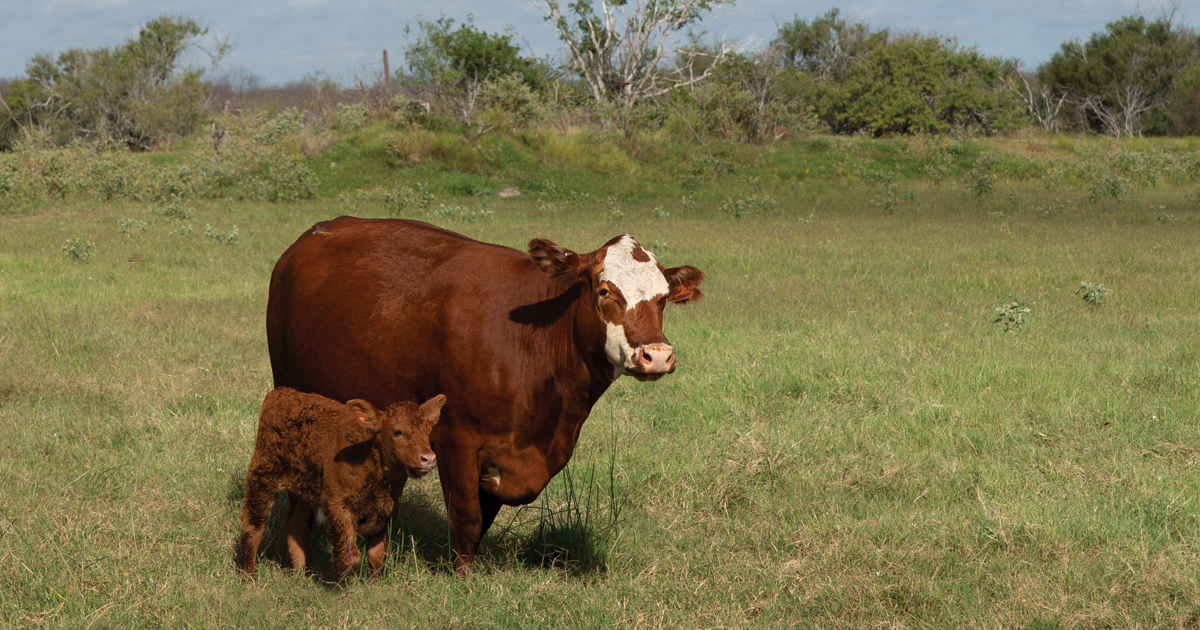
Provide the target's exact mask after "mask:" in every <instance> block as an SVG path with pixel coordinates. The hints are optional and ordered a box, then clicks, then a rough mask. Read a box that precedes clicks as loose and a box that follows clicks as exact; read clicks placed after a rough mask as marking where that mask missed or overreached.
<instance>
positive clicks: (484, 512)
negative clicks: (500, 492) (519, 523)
mask: <svg viewBox="0 0 1200 630" xmlns="http://www.w3.org/2000/svg"><path fill="white" fill-rule="evenodd" d="M502 505H503V504H502V503H500V499H497V498H496V497H495V496H493V495H492V493H490V492H488V491H486V490H480V491H479V514H480V516H481V517H482V519H483V520H482V523H481V524H482V528H480V530H479V539H480V540H483V535H484V534H486V533H487V531H488V529H489V528H491V526H492V523H493V522H495V520H496V515H497V514H499V513H500V507H501V506H502Z"/></svg>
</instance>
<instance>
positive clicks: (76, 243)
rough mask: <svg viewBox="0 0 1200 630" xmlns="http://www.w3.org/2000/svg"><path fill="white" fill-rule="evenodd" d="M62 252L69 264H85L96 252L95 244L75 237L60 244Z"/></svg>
mask: <svg viewBox="0 0 1200 630" xmlns="http://www.w3.org/2000/svg"><path fill="white" fill-rule="evenodd" d="M62 251H63V253H64V254H66V255H67V258H68V259H69V260H70V261H71V262H87V260H88V259H89V258H91V257H92V253H93V252H95V251H96V244H95V243H93V242H91V241H85V240H83V239H81V238H79V237H78V236H76V237H74V238H70V239H67V241H66V242H64V243H63V244H62Z"/></svg>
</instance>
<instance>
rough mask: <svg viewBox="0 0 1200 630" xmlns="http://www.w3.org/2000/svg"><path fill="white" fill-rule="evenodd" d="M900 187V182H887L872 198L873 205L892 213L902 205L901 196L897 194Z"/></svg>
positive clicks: (886, 212)
mask: <svg viewBox="0 0 1200 630" xmlns="http://www.w3.org/2000/svg"><path fill="white" fill-rule="evenodd" d="M899 188H900V186H899V184H893V183H888V184H885V185H884V186H883V189H882V190H880V191H879V194H877V195H875V197H874V198H873V199H871V205H873V206H875V207H876V208H879V209H880V210H881V211H882V212H883V213H884V214H892V213H893V212H895V211H896V208H898V207H899V206H900V201H899V196H898V195H897V194H896V193H897V191H898V190H899Z"/></svg>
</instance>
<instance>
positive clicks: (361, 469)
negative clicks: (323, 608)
mask: <svg viewBox="0 0 1200 630" xmlns="http://www.w3.org/2000/svg"><path fill="white" fill-rule="evenodd" d="M445 403H446V397H445V396H442V395H438V396H435V397H434V398H431V399H430V400H428V401H426V402H425V403H424V404H422V405H420V406H419V407H418V406H417V404H416V403H412V402H400V403H396V404H394V405H392V406H390V407H388V408H387V411H385V412H382V413H380V412H379V411H377V410H376V409H375V407H373V406H371V404H370V403H368V402H366V401H364V400H351V401H349V402H347V403H346V404H344V405H343V404H341V403H338V402H335V401H333V400H330V399H328V398H325V397H324V396H318V395H316V394H303V393H300V392H298V391H296V390H294V389H291V388H288V387H280V388H277V389H275V390H274V391H272V392H271V393H270V394H267V398H266V400H264V401H263V407H262V413H261V414H260V415H259V418H258V437H257V438H256V439H255V443H254V454H253V455H252V456H251V457H250V467H249V469H248V470H247V471H246V501H245V504H244V505H243V506H242V535H241V541H240V545H239V547H240V549H241V554H242V570H243V571H245V572H246V574H248V575H254V573H255V569H256V565H257V561H256V558H257V555H258V546H259V543H260V542H261V541H262V535H263V529H264V528H265V527H266V524H267V519H268V518H269V517H270V515H271V507H272V506H273V505H274V503H275V497H276V495H278V494H279V493H280V492H281V491H283V490H287V491H288V492H289V493H290V495H291V498H290V500H289V502H290V503H291V506H292V508H291V514H290V515H289V519H288V521H289V522H288V551H289V553H290V554H291V556H292V568H293V569H295V570H298V571H303V570H304V566H305V562H306V558H305V554H306V547H307V542H308V527H309V521H310V518H309V517H310V516H311V514H312V507H316V508H318V509H320V510H321V511H322V512H324V514H325V516H326V519H327V520H328V525H327V529H328V530H329V537H330V538H331V540H332V543H333V565H334V568H335V569H336V571H337V572H338V575H341V576H346V575H349V574H350V573H351V572H353V571H354V570H355V569H356V568H357V567H358V558H359V555H358V547H357V545H356V544H355V533H361V534H363V535H364V536H367V537H368V542H367V559H368V560H369V561H370V563H371V572H372V574H373V575H375V574H378V572H379V568H380V567H381V566H382V565H383V560H384V556H385V554H386V552H387V524H388V520H389V519H390V518H391V516H392V514H393V512H394V510H395V506H396V500H397V499H398V498H399V497H400V493H401V492H403V490H404V483H405V481H406V480H408V479H417V478H419V477H422V476H424V475H425V474H427V473H428V472H429V471H431V470H433V468H434V467H435V466H436V464H437V461H436V458H435V456H434V454H433V450H432V449H431V448H430V446H429V433H430V431H432V430H433V426H434V424H436V423H437V421H438V417H439V416H440V414H441V410H442V405H444V404H445Z"/></svg>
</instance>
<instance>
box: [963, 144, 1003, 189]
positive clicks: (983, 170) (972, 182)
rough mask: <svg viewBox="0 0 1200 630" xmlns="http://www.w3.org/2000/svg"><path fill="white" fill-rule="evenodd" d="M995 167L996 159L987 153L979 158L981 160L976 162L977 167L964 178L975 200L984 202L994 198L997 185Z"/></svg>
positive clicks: (972, 168)
mask: <svg viewBox="0 0 1200 630" xmlns="http://www.w3.org/2000/svg"><path fill="white" fill-rule="evenodd" d="M995 165H996V157H995V156H994V155H992V154H990V153H985V154H984V155H981V156H979V159H978V160H976V161H975V165H974V166H972V167H971V170H969V171H967V174H966V175H964V176H963V183H964V184H966V186H967V191H968V192H970V193H971V196H972V197H974V198H975V199H978V200H981V201H982V200H984V199H987V198H989V197H991V196H992V191H993V189H994V187H995V185H996V174H995V173H993V172H992V169H993V168H995Z"/></svg>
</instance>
